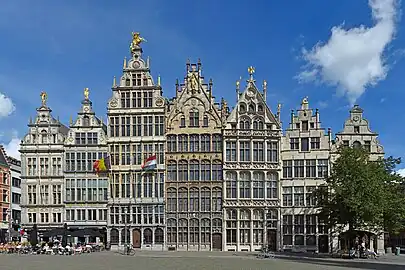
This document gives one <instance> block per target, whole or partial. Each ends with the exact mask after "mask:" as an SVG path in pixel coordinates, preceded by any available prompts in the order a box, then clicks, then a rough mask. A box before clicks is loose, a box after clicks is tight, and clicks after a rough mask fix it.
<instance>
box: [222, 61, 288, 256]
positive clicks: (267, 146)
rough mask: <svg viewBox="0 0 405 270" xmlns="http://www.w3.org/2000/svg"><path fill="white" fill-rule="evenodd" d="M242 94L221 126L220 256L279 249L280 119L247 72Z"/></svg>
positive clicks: (252, 71)
mask: <svg viewBox="0 0 405 270" xmlns="http://www.w3.org/2000/svg"><path fill="white" fill-rule="evenodd" d="M249 73H250V78H249V79H248V80H247V85H246V89H245V91H244V92H243V93H239V86H240V82H239V81H238V82H237V104H236V106H235V109H233V111H232V112H231V113H230V115H229V116H228V118H227V120H226V124H225V126H224V130H223V134H224V139H223V148H224V158H225V160H224V167H223V168H224V178H225V181H224V186H223V189H224V197H223V215H224V241H223V242H224V250H226V251H255V250H259V249H261V248H262V247H263V246H264V245H269V246H270V248H271V249H273V250H276V249H277V248H278V247H279V231H280V223H279V222H278V221H279V179H280V176H279V174H280V170H281V167H280V139H281V135H282V131H281V124H280V118H279V113H280V112H278V115H277V116H275V115H274V114H273V113H272V112H271V110H270V109H269V107H268V106H267V103H266V91H267V89H266V88H267V83H266V82H264V83H263V92H260V91H259V90H258V88H257V86H256V84H255V80H254V78H253V73H254V69H253V68H252V67H250V68H249Z"/></svg>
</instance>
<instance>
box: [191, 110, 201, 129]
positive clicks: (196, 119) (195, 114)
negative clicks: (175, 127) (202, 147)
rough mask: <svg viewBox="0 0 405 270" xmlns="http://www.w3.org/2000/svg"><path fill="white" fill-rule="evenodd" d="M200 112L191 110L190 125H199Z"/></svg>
mask: <svg viewBox="0 0 405 270" xmlns="http://www.w3.org/2000/svg"><path fill="white" fill-rule="evenodd" d="M199 120H200V114H199V112H198V111H197V110H194V111H190V119H189V121H190V123H189V127H199V126H200V123H199Z"/></svg>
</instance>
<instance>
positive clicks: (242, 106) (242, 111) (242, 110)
mask: <svg viewBox="0 0 405 270" xmlns="http://www.w3.org/2000/svg"><path fill="white" fill-rule="evenodd" d="M239 112H240V113H245V112H246V105H245V104H243V103H241V104H239Z"/></svg>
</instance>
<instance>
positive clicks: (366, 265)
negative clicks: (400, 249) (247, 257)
mask: <svg viewBox="0 0 405 270" xmlns="http://www.w3.org/2000/svg"><path fill="white" fill-rule="evenodd" d="M276 259H279V260H286V261H292V262H300V263H308V264H316V265H323V266H338V267H349V268H360V269H378V270H379V269H390V270H404V269H405V265H404V264H402V265H401V264H395V263H382V262H378V261H375V262H371V261H368V260H364V261H357V260H356V261H353V260H347V261H346V260H336V259H318V258H305V257H287V256H286V257H276Z"/></svg>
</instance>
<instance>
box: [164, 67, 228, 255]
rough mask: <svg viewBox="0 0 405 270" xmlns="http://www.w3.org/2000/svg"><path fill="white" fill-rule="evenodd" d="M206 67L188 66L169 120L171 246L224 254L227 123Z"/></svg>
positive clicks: (170, 107)
mask: <svg viewBox="0 0 405 270" xmlns="http://www.w3.org/2000/svg"><path fill="white" fill-rule="evenodd" d="M226 114H227V107H226V103H225V101H223V102H222V109H221V108H220V105H219V104H217V103H215V99H214V96H213V94H212V80H210V82H209V83H208V84H206V83H205V82H204V77H203V76H202V73H201V63H200V62H198V63H197V64H189V63H187V73H186V76H185V78H184V83H182V84H178V83H177V84H176V97H175V98H173V99H172V100H171V101H170V102H169V104H168V110H167V114H166V139H167V146H166V165H167V178H166V196H167V199H166V218H167V223H166V224H167V245H168V248H169V249H177V250H195V251H199V250H221V249H222V193H223V192H222V134H221V130H222V122H223V119H224V118H225V116H226Z"/></svg>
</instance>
